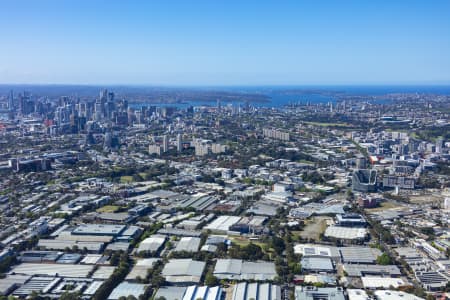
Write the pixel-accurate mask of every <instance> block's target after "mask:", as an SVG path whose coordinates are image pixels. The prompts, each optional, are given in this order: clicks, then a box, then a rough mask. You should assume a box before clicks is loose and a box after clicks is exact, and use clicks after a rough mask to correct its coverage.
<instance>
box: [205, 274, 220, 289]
mask: <svg viewBox="0 0 450 300" xmlns="http://www.w3.org/2000/svg"><path fill="white" fill-rule="evenodd" d="M218 284H219V279H218V278H217V277H216V276H214V275H213V273H212V272H211V271H209V272H208V273H206V276H205V285H207V286H215V285H218Z"/></svg>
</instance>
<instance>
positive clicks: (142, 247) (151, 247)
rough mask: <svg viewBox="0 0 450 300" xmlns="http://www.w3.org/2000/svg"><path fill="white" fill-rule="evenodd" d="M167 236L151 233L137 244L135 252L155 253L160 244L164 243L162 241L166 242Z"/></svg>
mask: <svg viewBox="0 0 450 300" xmlns="http://www.w3.org/2000/svg"><path fill="white" fill-rule="evenodd" d="M166 239H167V236H165V235H158V234H155V235H152V236H150V237H148V238H146V239H145V240H143V241H142V242H141V243H140V244H139V248H138V249H137V252H138V253H139V252H142V251H145V252H151V253H156V252H158V251H159V250H160V249H161V248H162V246H163V245H164V243H165V242H166Z"/></svg>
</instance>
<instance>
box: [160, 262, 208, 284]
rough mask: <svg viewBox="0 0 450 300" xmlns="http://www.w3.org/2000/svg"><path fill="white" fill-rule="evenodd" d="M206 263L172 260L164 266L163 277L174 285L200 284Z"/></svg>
mask: <svg viewBox="0 0 450 300" xmlns="http://www.w3.org/2000/svg"><path fill="white" fill-rule="evenodd" d="M205 266H206V263H205V262H203V261H195V260H192V259H171V260H169V262H168V263H167V264H166V265H165V266H164V269H163V270H162V275H163V276H164V277H165V279H166V281H167V282H169V283H173V284H189V283H198V282H200V279H201V277H202V274H203V269H204V268H205Z"/></svg>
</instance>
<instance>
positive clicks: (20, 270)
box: [10, 263, 94, 278]
mask: <svg viewBox="0 0 450 300" xmlns="http://www.w3.org/2000/svg"><path fill="white" fill-rule="evenodd" d="M93 268H94V266H93V265H73V264H36V263H23V264H20V265H17V266H15V267H13V269H12V270H11V272H10V273H11V274H12V273H14V274H24V275H42V276H61V277H77V278H85V277H88V275H89V274H90V272H91V271H92V270H93Z"/></svg>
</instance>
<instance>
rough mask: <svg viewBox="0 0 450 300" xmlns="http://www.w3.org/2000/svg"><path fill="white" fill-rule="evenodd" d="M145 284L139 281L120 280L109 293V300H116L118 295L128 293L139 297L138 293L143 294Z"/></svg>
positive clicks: (126, 294)
mask: <svg viewBox="0 0 450 300" xmlns="http://www.w3.org/2000/svg"><path fill="white" fill-rule="evenodd" d="M146 289H147V286H146V285H145V284H140V283H129V282H126V281H124V282H122V283H120V284H119V285H118V286H117V287H116V288H115V289H114V290H113V291H112V293H111V294H110V295H109V297H108V299H109V300H117V299H119V298H120V297H128V296H130V295H132V296H134V297H136V298H139V296H140V295H143V294H145V290H146Z"/></svg>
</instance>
